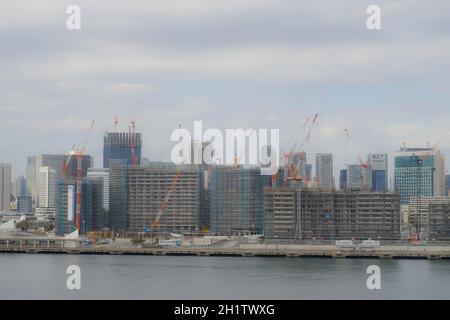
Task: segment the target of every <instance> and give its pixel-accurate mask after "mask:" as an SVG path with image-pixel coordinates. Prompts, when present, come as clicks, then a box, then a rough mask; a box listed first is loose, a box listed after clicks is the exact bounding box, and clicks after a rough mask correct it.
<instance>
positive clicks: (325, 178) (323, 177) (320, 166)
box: [316, 153, 335, 191]
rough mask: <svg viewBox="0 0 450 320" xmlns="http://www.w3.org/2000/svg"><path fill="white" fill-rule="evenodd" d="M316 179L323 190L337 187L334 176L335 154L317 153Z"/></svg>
mask: <svg viewBox="0 0 450 320" xmlns="http://www.w3.org/2000/svg"><path fill="white" fill-rule="evenodd" d="M316 181H317V183H318V186H319V188H320V189H321V190H323V191H332V190H334V189H335V186H334V178H333V155H332V154H331V153H318V154H316Z"/></svg>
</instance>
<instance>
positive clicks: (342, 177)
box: [339, 169, 347, 191]
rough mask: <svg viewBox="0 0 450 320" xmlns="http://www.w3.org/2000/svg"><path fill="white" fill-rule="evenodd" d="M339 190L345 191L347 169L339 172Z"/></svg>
mask: <svg viewBox="0 0 450 320" xmlns="http://www.w3.org/2000/svg"><path fill="white" fill-rule="evenodd" d="M339 190H341V191H345V190H347V169H342V170H341V171H340V172H339Z"/></svg>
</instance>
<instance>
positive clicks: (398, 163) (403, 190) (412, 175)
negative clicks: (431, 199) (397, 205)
mask: <svg viewBox="0 0 450 320" xmlns="http://www.w3.org/2000/svg"><path fill="white" fill-rule="evenodd" d="M394 162H395V164H394V167H395V169H394V170H395V174H394V176H395V181H394V184H395V191H396V192H399V193H400V197H401V198H400V201H401V203H402V204H408V203H409V201H410V198H411V197H414V196H435V197H441V196H444V194H445V157H444V155H443V154H442V153H441V152H440V151H439V150H434V149H432V148H401V150H400V151H399V152H397V153H396V154H395V161H394Z"/></svg>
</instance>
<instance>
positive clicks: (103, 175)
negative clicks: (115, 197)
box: [87, 168, 109, 215]
mask: <svg viewBox="0 0 450 320" xmlns="http://www.w3.org/2000/svg"><path fill="white" fill-rule="evenodd" d="M87 177H88V178H89V179H91V180H93V179H98V180H99V181H101V183H102V188H103V209H104V210H105V214H106V215H108V214H107V212H109V169H108V168H89V169H88V172H87Z"/></svg>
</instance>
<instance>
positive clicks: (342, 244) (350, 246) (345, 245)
mask: <svg viewBox="0 0 450 320" xmlns="http://www.w3.org/2000/svg"><path fill="white" fill-rule="evenodd" d="M336 247H338V248H340V249H342V250H345V251H351V250H354V249H355V247H356V246H355V244H354V242H353V241H352V240H336Z"/></svg>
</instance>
